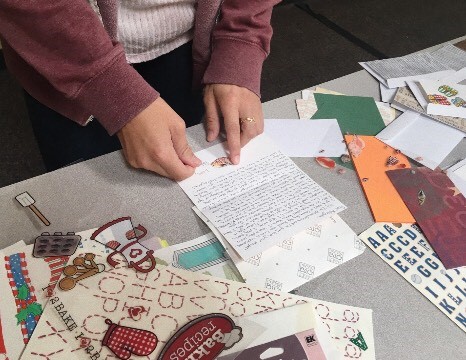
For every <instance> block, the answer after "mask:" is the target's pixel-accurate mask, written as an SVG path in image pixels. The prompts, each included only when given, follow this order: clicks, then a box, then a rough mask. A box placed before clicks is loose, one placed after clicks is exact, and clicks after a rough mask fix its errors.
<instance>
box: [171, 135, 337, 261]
mask: <svg viewBox="0 0 466 360" xmlns="http://www.w3.org/2000/svg"><path fill="white" fill-rule="evenodd" d="M196 155H197V156H198V157H199V158H200V159H201V160H202V161H203V164H202V165H201V166H199V167H198V168H197V169H196V173H195V174H194V175H193V176H191V177H190V178H188V179H186V180H183V181H181V182H179V184H180V186H181V188H182V189H183V190H184V191H185V192H186V194H187V195H188V196H189V197H190V199H191V200H192V201H193V202H194V204H195V205H196V206H197V207H198V208H199V210H201V211H202V213H203V214H204V215H205V216H206V217H207V218H208V219H209V220H210V221H212V223H213V224H214V225H215V227H216V228H217V229H218V230H219V231H220V232H221V233H222V234H223V235H224V236H225V238H226V239H227V241H228V242H229V243H230V245H232V246H233V247H234V248H235V250H236V251H237V252H238V253H239V254H240V255H241V257H242V258H244V259H247V258H250V257H251V256H254V255H256V254H258V253H260V252H262V251H264V250H265V249H267V248H270V247H272V246H273V245H274V244H277V243H279V242H281V241H284V240H286V239H287V238H289V237H291V236H293V235H294V234H296V233H298V232H299V231H302V230H304V229H306V228H308V227H310V226H311V225H313V224H315V223H317V222H319V221H321V220H323V219H325V218H327V217H329V216H331V215H333V214H336V213H338V212H340V211H342V210H344V209H345V208H346V207H345V206H344V205H343V204H342V203H341V202H340V201H338V200H337V199H336V198H335V197H333V196H332V195H331V194H330V193H328V192H327V191H326V190H324V189H323V188H322V187H321V186H320V185H319V184H317V183H316V182H315V181H313V180H312V179H311V178H310V177H309V176H307V175H306V174H305V173H304V172H303V171H302V170H300V169H299V168H298V167H297V166H296V165H295V163H294V162H293V161H291V159H290V158H288V157H286V156H285V155H283V154H282V153H281V152H280V151H279V149H278V148H277V147H276V145H275V144H274V143H273V142H272V141H271V140H270V139H268V138H267V136H264V135H261V136H258V137H256V138H254V139H253V140H252V141H251V142H249V144H248V145H247V146H245V147H244V148H243V150H242V152H241V164H239V165H228V166H223V167H215V166H212V165H211V164H212V163H213V162H214V161H215V160H216V159H218V158H222V157H225V156H227V153H226V151H225V144H218V145H215V146H212V147H210V148H208V149H205V150H202V151H199V152H198V153H196Z"/></svg>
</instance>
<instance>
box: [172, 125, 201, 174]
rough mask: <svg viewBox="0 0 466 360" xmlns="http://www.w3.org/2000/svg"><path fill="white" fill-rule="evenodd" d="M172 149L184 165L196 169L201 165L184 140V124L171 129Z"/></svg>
mask: <svg viewBox="0 0 466 360" xmlns="http://www.w3.org/2000/svg"><path fill="white" fill-rule="evenodd" d="M171 135H172V142H173V147H174V149H175V152H176V154H177V155H178V157H179V158H180V160H181V161H182V162H183V164H185V165H189V166H192V167H198V166H199V165H201V160H200V159H199V158H198V157H197V156H196V155H194V153H193V151H192V150H191V148H190V146H189V145H188V140H187V139H186V128H185V126H184V124H180V125H178V124H175V125H174V126H173V127H172V129H171Z"/></svg>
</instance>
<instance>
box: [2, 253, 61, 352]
mask: <svg viewBox="0 0 466 360" xmlns="http://www.w3.org/2000/svg"><path fill="white" fill-rule="evenodd" d="M32 249H33V245H26V246H24V247H22V248H21V250H19V249H16V250H14V251H13V252H9V253H7V254H3V253H2V252H0V256H1V258H0V294H1V296H0V309H1V310H0V311H1V323H2V325H1V326H2V330H3V334H4V347H5V348H6V351H5V352H6V354H7V355H8V358H9V359H10V360H13V359H19V357H20V355H21V351H22V349H23V348H24V346H25V345H26V344H27V343H28V342H29V340H30V338H31V336H32V333H33V331H34V329H35V327H36V325H37V323H38V321H39V319H40V316H41V314H42V311H43V308H44V306H45V304H46V303H47V301H48V298H49V296H50V294H51V292H52V291H53V289H54V288H55V285H56V284H57V282H58V279H59V278H60V276H61V273H62V271H63V268H64V266H65V264H66V262H67V260H68V257H45V258H35V257H33V256H32Z"/></svg>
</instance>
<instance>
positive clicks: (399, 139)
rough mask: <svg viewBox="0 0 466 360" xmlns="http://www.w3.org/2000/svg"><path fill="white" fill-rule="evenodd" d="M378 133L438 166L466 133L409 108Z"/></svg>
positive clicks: (408, 153) (418, 158)
mask: <svg viewBox="0 0 466 360" xmlns="http://www.w3.org/2000/svg"><path fill="white" fill-rule="evenodd" d="M376 137H377V138H378V139H379V140H381V141H383V142H384V143H386V144H387V145H390V146H391V147H393V148H395V149H399V150H401V152H402V153H403V154H405V155H406V156H409V157H410V158H412V159H414V160H416V161H418V162H419V163H421V164H423V165H424V166H427V167H428V168H429V169H432V170H434V169H435V168H436V167H437V166H439V165H440V163H441V162H442V161H443V160H444V159H445V158H446V157H447V156H448V154H449V153H450V152H451V151H452V150H453V149H454V148H455V146H456V145H458V143H459V142H460V141H461V139H462V138H463V137H464V133H463V132H462V131H460V130H457V129H454V128H452V127H450V126H447V125H444V124H442V123H440V122H438V121H435V120H432V119H430V118H428V117H426V116H424V115H421V114H419V113H416V112H414V111H410V110H408V111H405V112H404V113H403V114H402V115H400V116H399V117H398V118H397V119H396V120H395V121H393V123H392V124H390V125H389V126H387V127H386V128H385V129H383V130H382V131H381V132H380V133H379V134H377V136H376Z"/></svg>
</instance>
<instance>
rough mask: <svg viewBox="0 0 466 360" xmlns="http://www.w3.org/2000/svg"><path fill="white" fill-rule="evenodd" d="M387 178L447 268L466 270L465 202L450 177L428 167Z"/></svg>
mask: <svg viewBox="0 0 466 360" xmlns="http://www.w3.org/2000/svg"><path fill="white" fill-rule="evenodd" d="M387 175H388V177H389V179H390V181H391V182H392V183H393V185H394V186H395V188H396V189H397V191H398V193H399V194H400V196H401V197H402V199H403V201H404V202H405V204H406V206H407V207H408V209H409V210H410V211H411V214H413V216H414V218H415V219H416V222H417V223H418V225H419V226H420V228H421V229H422V232H423V233H424V235H425V236H426V237H427V240H429V243H430V244H431V245H432V247H433V249H434V250H435V252H436V253H437V254H438V256H439V257H440V260H441V261H442V263H443V265H444V266H445V268H446V269H452V268H457V267H461V266H466V241H465V239H466V223H465V222H464V221H463V217H464V214H465V212H464V207H465V204H466V199H465V198H464V196H463V195H462V194H461V192H460V191H459V190H458V188H457V187H456V186H455V185H454V184H453V183H452V182H451V180H450V179H449V178H448V176H447V175H446V174H444V173H443V172H442V171H440V170H436V171H432V170H429V169H427V168H425V167H420V168H417V169H400V170H390V171H387Z"/></svg>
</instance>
